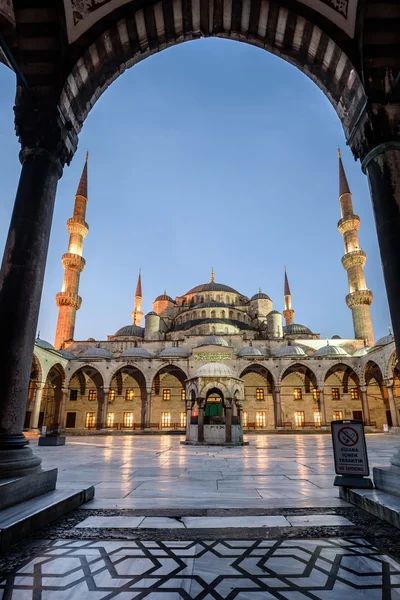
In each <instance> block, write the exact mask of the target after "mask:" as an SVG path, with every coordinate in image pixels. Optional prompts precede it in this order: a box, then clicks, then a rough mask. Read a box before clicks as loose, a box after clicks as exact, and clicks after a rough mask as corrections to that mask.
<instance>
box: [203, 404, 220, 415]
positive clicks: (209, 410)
mask: <svg viewBox="0 0 400 600" xmlns="http://www.w3.org/2000/svg"><path fill="white" fill-rule="evenodd" d="M221 415H222V402H207V403H206V410H205V416H206V417H220V416H221Z"/></svg>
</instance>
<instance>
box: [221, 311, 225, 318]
mask: <svg viewBox="0 0 400 600" xmlns="http://www.w3.org/2000/svg"><path fill="white" fill-rule="evenodd" d="M221 319H225V311H224V310H221Z"/></svg>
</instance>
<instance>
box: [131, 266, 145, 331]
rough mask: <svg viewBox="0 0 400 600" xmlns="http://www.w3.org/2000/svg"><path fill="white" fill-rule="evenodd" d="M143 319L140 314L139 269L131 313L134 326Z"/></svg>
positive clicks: (140, 273) (140, 289)
mask: <svg viewBox="0 0 400 600" xmlns="http://www.w3.org/2000/svg"><path fill="white" fill-rule="evenodd" d="M142 318H143V313H142V269H139V276H138V280H137V285H136V294H135V308H134V309H133V312H132V321H133V324H134V325H139V326H140V322H141V320H142Z"/></svg>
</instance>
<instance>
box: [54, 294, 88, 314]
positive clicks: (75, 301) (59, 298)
mask: <svg viewBox="0 0 400 600" xmlns="http://www.w3.org/2000/svg"><path fill="white" fill-rule="evenodd" d="M56 304H57V306H58V307H60V306H72V307H73V308H76V310H79V309H80V307H81V305H82V298H81V297H80V296H78V294H74V293H72V292H58V294H56Z"/></svg>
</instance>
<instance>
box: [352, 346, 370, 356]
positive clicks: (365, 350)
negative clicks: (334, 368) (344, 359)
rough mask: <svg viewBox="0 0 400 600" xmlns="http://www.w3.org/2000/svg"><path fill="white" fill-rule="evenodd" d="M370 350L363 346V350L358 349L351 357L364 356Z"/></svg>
mask: <svg viewBox="0 0 400 600" xmlns="http://www.w3.org/2000/svg"><path fill="white" fill-rule="evenodd" d="M370 350H371V348H370V346H364V347H363V348H359V349H358V350H356V351H355V352H354V353H353V356H365V355H366V354H368V352H369V351H370Z"/></svg>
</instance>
